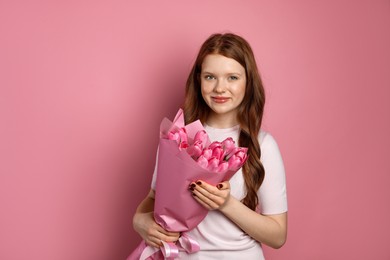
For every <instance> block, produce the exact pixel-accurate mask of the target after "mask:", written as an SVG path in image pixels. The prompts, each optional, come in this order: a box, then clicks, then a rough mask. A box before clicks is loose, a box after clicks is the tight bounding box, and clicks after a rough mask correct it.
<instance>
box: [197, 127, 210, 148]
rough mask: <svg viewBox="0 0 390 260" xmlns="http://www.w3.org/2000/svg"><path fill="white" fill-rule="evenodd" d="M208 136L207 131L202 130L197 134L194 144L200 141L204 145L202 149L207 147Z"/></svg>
mask: <svg viewBox="0 0 390 260" xmlns="http://www.w3.org/2000/svg"><path fill="white" fill-rule="evenodd" d="M208 138H209V137H208V135H207V133H206V131H205V130H200V131H198V132H197V133H196V134H195V137H194V143H195V142H197V141H200V143H201V144H202V149H203V148H205V147H206V145H207V143H208Z"/></svg>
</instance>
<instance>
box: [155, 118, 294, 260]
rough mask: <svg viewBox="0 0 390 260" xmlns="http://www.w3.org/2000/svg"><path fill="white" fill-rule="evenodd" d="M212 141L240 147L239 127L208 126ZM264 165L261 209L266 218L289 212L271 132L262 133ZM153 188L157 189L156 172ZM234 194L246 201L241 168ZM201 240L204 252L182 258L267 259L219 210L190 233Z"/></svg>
mask: <svg viewBox="0 0 390 260" xmlns="http://www.w3.org/2000/svg"><path fill="white" fill-rule="evenodd" d="M205 130H206V132H207V134H208V135H209V138H210V141H212V142H213V141H220V142H221V141H223V140H224V139H226V138H227V137H232V138H233V140H234V141H235V142H236V144H238V137H239V126H238V125H237V126H235V127H232V128H225V129H217V128H212V127H210V126H207V125H206V126H205ZM259 142H260V148H261V162H262V164H263V166H264V169H265V177H264V181H263V183H262V185H261V187H260V189H259V190H258V192H257V195H258V197H259V209H260V213H261V214H263V215H272V214H280V213H284V212H287V196H286V178H285V171H284V165H283V160H282V157H281V154H280V152H279V148H278V145H277V143H276V141H275V139H274V138H273V137H272V136H271V135H270V134H269V133H267V132H264V131H261V132H260V134H259ZM151 187H152V189H155V187H156V171H155V172H154V174H153V180H152V185H151ZM230 187H231V195H232V196H233V197H235V198H236V199H238V200H242V199H243V198H244V197H245V195H246V192H245V183H244V178H243V175H242V170H241V169H240V170H239V171H237V172H236V173H235V175H234V176H233V177H232V178H231V179H230ZM187 233H188V234H189V235H190V236H191V237H192V238H194V239H195V240H196V241H198V243H199V245H200V248H201V250H200V251H199V252H197V253H194V254H190V255H188V254H186V253H185V252H181V253H180V259H201V260H204V259H206V260H207V259H264V256H263V250H262V248H261V245H260V243H258V242H257V241H256V240H254V239H253V238H251V237H250V236H248V235H247V234H246V233H245V232H244V231H243V230H241V229H240V228H239V227H238V226H237V225H236V224H234V223H233V222H232V221H230V220H229V219H228V218H227V217H225V216H224V215H223V214H222V213H221V212H219V211H218V210H213V211H209V213H208V214H207V216H206V217H205V218H204V219H203V221H202V222H201V223H199V225H198V226H197V227H196V228H194V229H193V230H191V231H189V232H187Z"/></svg>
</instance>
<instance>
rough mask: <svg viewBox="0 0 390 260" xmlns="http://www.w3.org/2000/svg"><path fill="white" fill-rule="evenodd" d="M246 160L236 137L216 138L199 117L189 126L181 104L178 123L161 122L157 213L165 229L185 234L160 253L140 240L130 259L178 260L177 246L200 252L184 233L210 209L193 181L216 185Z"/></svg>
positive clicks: (156, 200)
mask: <svg viewBox="0 0 390 260" xmlns="http://www.w3.org/2000/svg"><path fill="white" fill-rule="evenodd" d="M246 159H247V148H241V147H236V146H235V143H234V141H233V139H232V138H230V137H229V138H227V139H225V140H224V141H222V142H212V143H211V142H210V140H209V137H208V135H207V133H206V131H205V130H204V128H203V125H202V124H201V123H200V121H199V120H197V121H195V122H192V123H190V124H188V125H185V124H184V115H183V111H182V110H181V109H180V110H179V111H178V113H177V114H176V117H175V119H174V120H173V122H171V121H170V120H169V119H167V118H164V119H163V121H162V122H161V125H160V142H159V149H158V159H157V179H156V190H155V205H154V218H155V221H156V222H157V223H158V224H159V225H161V226H162V227H163V228H164V229H166V230H168V231H173V232H182V235H181V237H180V238H179V241H178V242H177V243H176V244H173V243H166V242H163V247H162V248H161V252H160V254H159V252H158V251H159V250H158V249H154V248H151V247H148V246H147V245H146V244H145V243H141V244H140V246H139V247H138V248H137V249H136V250H135V251H134V252H133V253H132V254H131V255H130V256H129V258H128V260H132V259H148V258H149V259H151V258H152V259H158V258H159V256H160V258H161V257H162V255H163V256H164V257H165V258H166V259H169V258H171V259H173V258H174V257H176V256H177V255H178V248H182V249H184V250H185V251H186V252H187V253H194V252H196V251H198V250H199V245H198V243H197V242H196V241H194V240H193V239H192V238H191V237H190V236H188V235H187V234H186V233H185V232H186V231H189V230H191V229H193V228H194V227H196V226H197V225H198V224H199V223H200V222H201V221H202V220H203V219H204V218H205V217H206V215H207V212H208V210H207V209H206V208H204V207H203V206H202V205H200V204H199V203H198V202H197V201H195V200H194V198H193V197H192V195H191V193H190V192H189V191H188V186H189V184H190V183H191V182H194V181H197V180H204V181H206V182H208V183H210V184H213V185H216V184H218V183H219V182H222V181H226V180H229V179H230V178H231V177H232V176H233V175H234V173H236V172H237V171H238V169H240V168H241V167H242V165H243V164H244V163H245V161H246ZM161 253H162V254H161Z"/></svg>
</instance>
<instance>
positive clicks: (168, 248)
mask: <svg viewBox="0 0 390 260" xmlns="http://www.w3.org/2000/svg"><path fill="white" fill-rule="evenodd" d="M162 243H163V246H162V247H160V249H158V248H154V247H151V246H147V247H146V248H145V249H144V250H143V251H142V254H141V256H140V258H139V259H140V260H146V259H149V257H151V258H152V259H157V260H162V259H166V260H174V259H175V258H177V257H178V256H179V249H180V248H182V249H184V250H185V251H186V252H187V253H188V254H192V253H196V252H198V251H199V250H200V246H199V243H198V242H197V241H196V240H194V239H193V238H192V237H190V236H189V235H187V234H186V233H183V234H182V235H181V236H180V238H179V240H178V241H177V242H176V243H170V242H169V243H168V242H164V241H162ZM160 250H161V252H162V255H163V258H162V256H161V254H159V251H160Z"/></svg>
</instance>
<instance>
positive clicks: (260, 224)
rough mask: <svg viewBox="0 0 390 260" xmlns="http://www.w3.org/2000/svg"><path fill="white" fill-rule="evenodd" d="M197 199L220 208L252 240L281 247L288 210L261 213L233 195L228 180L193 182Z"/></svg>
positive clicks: (285, 235) (210, 206)
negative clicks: (208, 182)
mask: <svg viewBox="0 0 390 260" xmlns="http://www.w3.org/2000/svg"><path fill="white" fill-rule="evenodd" d="M190 189H191V190H192V193H193V195H194V198H195V199H196V200H197V201H198V202H199V203H200V204H202V205H203V206H204V207H205V208H207V209H209V210H219V211H221V212H222V213H223V214H224V215H225V216H226V217H228V218H229V219H230V220H231V221H233V222H234V223H235V224H236V225H237V226H239V227H240V228H241V229H242V230H243V231H244V232H246V233H247V234H248V235H249V236H251V237H252V238H253V239H255V240H257V241H259V242H261V243H264V244H266V245H268V246H270V247H273V248H280V247H281V246H283V244H284V243H285V242H286V237H287V212H285V213H282V214H276V215H261V214H258V213H256V212H255V211H253V210H251V209H249V208H248V207H247V206H245V205H244V204H243V203H241V202H240V201H239V200H237V199H236V198H234V197H233V196H231V195H230V184H229V182H227V181H226V182H223V183H221V184H220V186H219V187H218V188H217V187H214V186H212V185H210V184H207V183H206V182H204V181H197V182H196V183H192V186H191V188H190Z"/></svg>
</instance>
